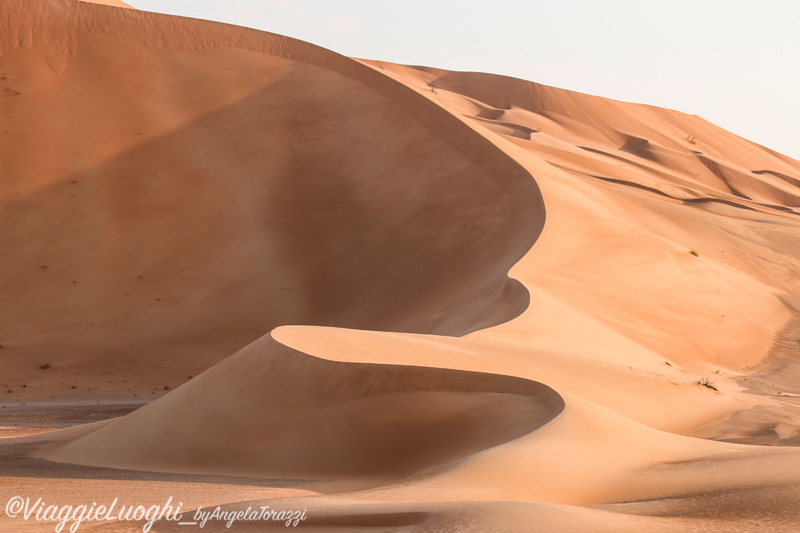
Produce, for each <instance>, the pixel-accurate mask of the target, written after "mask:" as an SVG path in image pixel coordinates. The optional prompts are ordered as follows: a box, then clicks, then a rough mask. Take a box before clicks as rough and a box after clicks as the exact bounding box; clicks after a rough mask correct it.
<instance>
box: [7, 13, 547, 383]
mask: <svg viewBox="0 0 800 533" xmlns="http://www.w3.org/2000/svg"><path fill="white" fill-rule="evenodd" d="M32 4H41V5H39V6H38V7H39V9H40V11H39V13H38V14H35V9H34V8H33V7H30V11H25V10H26V9H28V8H29V6H30V5H32ZM2 5H3V9H4V12H5V11H6V7H8V8H9V12H13V11H14V10H17V12H16V13H11V14H10V15H7V16H9V17H11V16H12V15H13V16H15V17H16V18H14V19H13V20H12V22H13V23H9V24H10V27H12V28H14V30H13V31H11V32H9V34H8V35H7V36H6V38H7V39H9V42H4V43H2V49H3V56H2V67H0V69H2V74H3V76H6V77H7V78H6V79H4V80H3V81H2V83H3V84H4V88H5V89H6V90H7V92H8V96H7V97H6V98H4V99H3V100H2V104H3V105H4V106H6V107H7V109H6V111H7V112H6V113H4V114H3V116H0V129H2V131H3V132H6V133H5V135H4V136H3V140H2V141H0V142H2V143H3V144H2V147H3V151H4V152H5V153H7V154H10V155H9V156H8V157H4V164H3V168H2V179H0V202H1V203H0V209H2V217H3V220H4V221H5V222H4V224H3V226H2V228H0V245H1V246H2V248H3V250H5V252H4V254H3V256H2V259H0V272H1V273H2V274H0V290H1V291H2V293H3V295H4V298H3V301H2V304H0V319H2V321H3V323H4V324H8V325H9V326H8V328H7V329H6V330H5V331H4V332H3V335H4V338H3V339H2V342H3V344H4V346H5V347H6V348H8V349H9V350H16V351H17V352H16V353H17V354H18V355H19V357H17V358H15V360H16V361H17V362H19V364H20V365H21V366H22V365H24V364H27V363H28V361H30V360H31V359H33V358H35V359H36V360H37V361H38V359H39V358H42V357H44V358H46V360H47V361H49V362H51V363H54V364H55V363H63V364H65V365H73V366H74V367H76V368H77V367H80V366H92V367H96V365H101V366H103V367H105V368H106V369H107V368H108V366H109V365H112V366H114V365H117V366H116V367H115V368H117V369H118V368H119V365H127V366H126V371H127V370H133V369H136V368H137V367H139V366H141V365H139V363H138V362H137V361H139V362H141V361H142V360H143V359H147V358H150V359H156V358H158V359H159V360H160V359H163V358H166V357H169V358H171V359H172V360H174V361H176V363H175V367H176V368H177V367H179V366H180V364H179V362H181V361H188V360H191V361H193V362H195V364H197V365H199V366H200V367H201V368H204V367H207V366H208V365H209V363H210V362H213V358H219V357H221V356H222V355H224V354H225V353H226V352H227V351H229V350H231V349H234V348H237V347H239V346H241V345H243V344H245V343H247V342H250V341H251V340H252V339H253V338H257V337H259V336H260V335H263V334H264V332H266V331H269V330H270V329H272V328H274V327H276V326H278V325H281V324H286V323H294V324H320V325H337V326H347V327H356V328H369V329H383V330H394V331H414V332H427V333H438V334H448V335H459V334H463V333H466V332H470V331H474V330H475V329H479V328H482V327H486V326H490V325H493V324H496V323H499V322H503V321H505V320H508V319H510V318H512V317H514V316H516V315H518V314H519V313H520V312H521V311H522V310H524V309H525V307H526V306H527V303H528V295H527V292H526V291H525V289H524V288H523V287H522V286H521V285H520V284H518V283H517V282H515V281H513V280H510V279H509V278H508V277H507V272H508V270H509V269H510V267H511V266H512V265H513V264H514V263H515V262H516V261H517V260H518V259H519V258H520V257H521V256H522V255H523V254H524V253H525V251H527V250H528V249H529V248H530V246H531V245H532V244H533V242H534V241H535V239H536V238H537V236H538V234H539V232H540V231H541V228H542V224H543V219H544V211H543V208H542V204H541V198H540V196H539V192H538V189H537V187H536V185H535V183H534V182H533V180H532V179H531V178H530V175H529V174H527V173H526V172H525V171H524V170H523V169H522V168H521V167H520V166H519V165H517V164H516V163H514V162H513V161H511V160H510V159H509V158H508V157H507V156H505V155H504V154H503V153H502V152H500V151H499V150H497V149H494V147H492V146H491V145H490V144H489V143H488V142H487V141H485V139H483V138H482V137H480V136H479V135H478V134H476V133H474V132H472V131H471V130H469V128H466V127H464V125H463V124H461V123H460V122H459V121H458V120H456V119H454V118H453V117H451V116H450V115H448V114H447V113H446V112H445V111H443V110H441V109H439V108H438V107H436V106H434V105H433V104H430V103H428V102H427V101H426V100H425V99H424V98H422V97H420V96H418V95H416V94H415V93H414V92H413V91H411V90H409V89H408V88H406V87H403V86H402V85H400V84H397V83H396V82H394V81H392V80H389V79H387V78H385V77H383V76H380V75H379V74H377V73H374V72H372V71H371V69H369V68H367V67H364V66H363V65H360V64H358V63H356V62H354V61H352V60H349V59H347V58H344V57H341V56H338V55H336V54H333V53H331V52H327V51H324V50H321V49H318V48H316V47H313V46H312V45H308V44H306V43H301V42H298V41H292V40H290V39H285V38H280V37H278V36H273V35H270V34H265V33H260V32H255V31H250V30H244V29H241V28H233V27H228V26H224V25H221V24H212V23H204V22H200V21H191V20H188V19H186V20H184V19H178V18H175V17H167V16H158V15H154V14H149V13H141V12H138V11H132V10H116V9H109V8H106V7H103V6H92V5H87V4H80V3H78V4H76V3H74V2H70V1H66V0H64V1H56V0H47V1H46V0H36V1H35V2H32V3H19V2H9V1H3V2H2ZM48 6H50V7H49V8H48ZM52 6H57V7H58V9H54V8H53V7H52ZM34 7H36V6H34ZM20 21H21V22H20ZM26 21H27V22H26ZM26 24H29V26H26ZM155 28H159V30H158V31H159V32H160V35H161V37H160V39H159V40H157V41H156V42H152V41H153V38H152V37H151V35H152V34H153V32H154V31H155ZM45 29H46V30H47V31H46V32H45ZM215 31H216V33H214V32H215ZM204 32H205V33H204ZM205 34H213V35H214V39H216V41H217V42H215V43H214V46H211V47H210V48H209V47H207V46H208V45H209V43H208V41H206V40H204V35H205ZM243 34H244V35H243ZM15 39H17V41H19V42H15ZM193 39H194V40H193ZM26 44H27V46H25V45H26ZM65 47H66V48H65ZM59 54H61V55H60V56H59ZM62 56H63V57H62ZM59 58H61V59H59ZM54 65H55V66H54ZM59 66H63V68H60V67H59ZM320 87H324V88H325V90H324V91H323V90H319V88H320ZM487 198H492V201H491V202H487V201H486V199H487ZM12 318H13V319H12ZM42 324H48V327H47V328H46V329H45V330H43V328H42ZM111 350H113V352H114V353H115V357H114V358H107V357H106V354H107V353H108V352H109V351H111ZM228 353H229V352H228ZM206 357H208V358H211V360H209V359H205V360H204V358H206ZM43 360H44V359H43ZM201 360H202V361H203V362H202V363H196V362H197V361H201ZM98 370H99V368H98ZM167 372H169V370H167ZM175 372H180V375H181V376H184V375H185V374H184V373H185V370H184V369H176V370H175Z"/></svg>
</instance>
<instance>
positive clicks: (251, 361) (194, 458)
mask: <svg viewBox="0 0 800 533" xmlns="http://www.w3.org/2000/svg"><path fill="white" fill-rule="evenodd" d="M209 391H213V394H209ZM563 406H564V402H563V400H562V399H561V397H560V396H559V395H558V394H557V393H556V392H555V391H553V390H552V389H550V388H549V387H547V386H545V385H542V384H540V383H536V382H532V381H528V380H524V379H521V378H515V377H510V376H502V375H491V374H485V373H479V372H465V371H456V370H448V369H438V368H420V367H409V366H395V365H380V364H367V363H345V362H334V361H328V360H325V359H318V358H316V357H313V356H309V355H306V354H304V353H302V352H298V351H296V350H293V349H292V348H289V347H287V346H285V345H283V344H281V343H279V342H277V341H276V340H275V339H274V338H273V337H272V336H269V335H267V336H265V337H263V338H262V339H260V340H258V341H256V342H254V343H252V344H251V345H249V346H247V347H246V348H244V349H242V350H240V351H239V352H237V353H236V354H234V355H232V356H230V357H228V358H227V359H225V360H224V361H223V362H221V363H219V364H218V365H216V366H215V367H213V368H212V369H210V370H208V371H207V372H205V373H203V374H202V375H201V376H199V377H197V378H196V379H193V380H192V381H190V382H188V383H186V384H185V385H183V386H181V387H179V388H178V389H176V390H175V391H174V392H172V393H171V394H168V395H167V396H165V397H164V398H162V399H160V400H157V401H155V402H153V403H151V404H149V405H147V406H145V407H143V408H142V409H139V410H138V411H136V412H134V413H131V414H130V415H127V416H126V417H123V418H120V419H117V420H113V421H111V422H109V423H108V424H104V425H101V426H100V427H98V428H97V429H95V430H94V431H92V432H91V433H89V434H87V435H84V436H81V437H80V438H77V439H75V440H70V441H68V442H67V443H66V444H63V445H57V446H56V447H55V448H54V449H51V450H48V452H47V453H46V454H45V456H46V457H47V458H48V459H51V460H57V461H65V462H74V463H81V464H88V465H101V466H114V467H117V468H134V469H144V470H155V471H167V472H210V473H218V474H239V475H250V476H253V475H259V476H263V477H267V478H278V477H290V478H300V479H304V478H306V479H309V478H310V479H329V478H334V477H337V476H338V477H341V476H348V477H354V478H364V477H371V478H379V479H383V480H385V479H393V478H397V477H398V476H399V477H406V476H409V475H411V474H417V473H421V472H423V471H425V470H428V469H431V468H434V467H439V466H441V465H443V464H446V463H448V462H452V461H455V460H457V459H461V458H463V457H466V456H468V455H471V454H473V453H475V452H478V451H480V450H483V449H486V448H490V447H492V446H496V445H498V444H501V443H504V442H507V441H509V440H513V439H515V438H517V437H520V436H522V435H524V434H526V433H530V432H531V431H534V430H536V429H537V428H539V427H541V426H542V425H544V424H546V423H547V422H549V421H550V420H552V419H553V418H554V417H556V416H557V415H558V414H559V413H560V412H561V410H562V409H563Z"/></svg>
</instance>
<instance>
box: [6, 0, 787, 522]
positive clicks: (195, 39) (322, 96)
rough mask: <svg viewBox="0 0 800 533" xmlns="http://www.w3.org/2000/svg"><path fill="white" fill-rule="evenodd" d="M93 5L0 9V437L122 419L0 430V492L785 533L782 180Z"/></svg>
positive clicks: (574, 97)
mask: <svg viewBox="0 0 800 533" xmlns="http://www.w3.org/2000/svg"><path fill="white" fill-rule="evenodd" d="M98 3H100V4H109V5H94V4H98ZM120 7H130V6H127V4H124V3H123V2H113V1H109V2H91V3H87V2H79V1H77V0H0V27H2V28H3V31H2V33H0V53H1V54H2V61H1V62H0V97H2V98H0V104H2V105H3V113H2V114H0V150H2V154H1V156H2V165H0V219H1V220H2V221H3V223H2V224H0V247H2V248H1V249H2V250H3V253H2V254H0V325H1V326H2V329H0V345H1V347H2V351H0V357H1V358H2V359H0V361H1V362H2V365H3V366H2V377H3V378H4V380H5V381H7V383H4V386H5V387H6V388H7V392H6V395H7V397H8V398H9V399H10V400H9V402H7V403H8V405H9V407H12V409H9V410H8V411H6V412H4V413H2V411H3V409H5V408H6V405H5V404H4V405H3V409H0V413H2V414H0V425H3V424H5V422H3V421H4V420H12V418H11V417H12V415H13V416H18V413H25V412H26V411H25V407H26V406H25V405H23V404H24V403H27V402H29V401H30V402H32V404H36V402H38V401H40V400H41V398H43V397H45V396H52V397H53V398H52V401H53V402H56V405H58V406H62V405H63V406H65V408H66V406H67V405H68V404H69V402H74V401H84V402H87V401H90V402H92V404H94V403H95V402H97V403H98V404H100V403H102V401H103V400H105V401H120V399H124V400H126V401H136V402H139V403H140V404H146V405H143V406H142V407H141V408H139V409H137V410H135V411H133V412H130V413H129V414H127V415H125V416H122V417H119V418H115V419H111V420H104V421H101V422H95V423H93V424H86V425H79V426H76V427H70V428H67V429H63V430H60V431H57V432H46V433H42V434H39V435H34V436H28V437H24V438H20V439H3V440H2V441H0V458H2V460H1V461H0V476H3V477H4V479H5V480H7V481H8V483H7V487H8V489H5V488H4V489H3V490H4V491H6V490H8V491H16V492H17V493H23V492H26V491H27V492H32V491H35V490H42V489H43V487H45V485H46V488H47V491H48V495H49V497H53V498H62V499H63V500H64V501H65V502H66V501H70V502H73V503H74V504H76V505H77V504H80V503H85V501H82V500H81V499H88V500H89V501H102V500H103V498H106V497H107V496H108V495H109V494H110V492H111V491H117V490H118V491H122V492H121V494H123V496H125V497H129V498H134V499H136V498H138V500H136V503H142V504H145V503H147V504H148V505H149V504H156V503H163V501H164V500H166V497H167V496H176V497H180V496H179V495H178V493H179V492H181V491H184V494H186V497H185V499H184V500H183V503H185V508H187V509H188V508H192V509H196V508H200V507H204V508H209V507H211V506H215V505H224V507H223V509H225V510H228V511H232V512H233V511H242V510H245V509H247V508H248V507H264V506H269V507H271V508H273V509H276V508H286V509H293V508H298V509H299V508H306V509H308V512H309V517H308V520H307V521H306V522H304V524H303V528H305V529H306V530H308V531H330V530H332V529H336V530H341V531H365V532H366V531H370V532H372V531H405V532H412V531H415V532H416V531H445V530H447V531H481V532H482V531H509V532H510V531H525V532H528V531H645V530H652V531H677V530H680V531H684V530H685V531H691V530H703V531H720V532H722V531H725V532H728V531H754V530H763V529H769V530H770V531H793V530H796V524H797V523H798V520H800V510H798V508H797V506H796V505H794V504H793V503H794V502H796V501H797V490H798V487H800V452H798V450H797V448H796V445H797V443H798V442H800V407H798V404H797V402H796V399H797V397H798V396H800V385H798V376H800V367H798V363H797V347H798V346H800V344H799V343H800V280H799V278H798V276H797V272H800V255H798V250H800V218H798V215H800V211H799V210H798V209H800V162H797V161H795V160H793V159H791V158H788V157H786V156H783V155H781V154H778V153H776V152H773V151H771V150H768V149H767V148H764V147H761V146H759V145H756V144H754V143H752V142H750V141H747V140H746V139H742V138H741V137H738V136H736V135H734V134H732V133H729V132H727V131H724V130H722V129H721V128H718V127H716V126H714V125H713V124H710V123H708V122H707V121H705V120H703V119H702V118H700V117H697V116H690V115H686V114H683V113H680V112H677V111H671V110H666V109H660V108H656V107H652V106H645V105H639V104H631V103H626V102H619V101H615V100H611V99H607V98H601V97H597V96H590V95H584V94H579V93H575V92H571V91H566V90H562V89H557V88H553V87H546V86H542V85H539V84H536V83H533V82H528V81H524V80H518V79H514V78H508V77H504V76H495V75H490V74H481V73H464V72H450V71H446V70H442V69H436V68H428V67H412V66H404V65H396V64H392V63H386V62H381V61H373V60H360V59H352V58H347V57H343V56H341V55H338V54H336V53H334V52H331V51H328V50H325V49H322V48H320V47H317V46H314V45H311V44H309V43H304V42H301V41H297V40H294V39H291V38H288V37H282V36H279V35H274V34H270V33H265V32H259V31H256V30H250V29H246V28H239V27H235V26H230V25H225V24H219V23H214V22H207V21H200V20H192V19H185V18H181V17H173V16H166V15H158V14H153V13H147V12H142V11H137V10H136V9H119V8H120ZM545 207H546V209H545ZM545 214H546V216H545ZM230 354H233V355H230ZM43 363H45V364H43ZM191 376H195V377H191ZM23 383H24V385H22V384H23ZM173 389H174V390H173ZM167 391H168V392H167ZM143 397H145V400H142V398H143ZM109 398H110V400H109ZM150 399H152V401H148V400H150ZM48 405H49V404H48ZM9 411H13V413H12V414H8V412H9ZM96 414H97V413H92V414H91V415H92V416H96ZM92 419H96V418H92ZM13 420H15V423H16V421H17V420H21V419H20V418H13ZM8 425H9V426H10V425H11V424H8ZM40 425H41V424H40ZM0 429H2V430H3V431H10V432H11V433H10V434H12V435H16V434H20V433H24V432H25V430H18V429H15V428H10V427H9V428H5V429H4V428H0ZM765 445H768V446H765ZM297 487H300V488H297ZM4 494H5V492H3V493H2V494H0V496H2V495H4ZM9 497H10V496H9ZM162 497H163V500H162ZM139 500H141V502H140V501H139ZM212 524H213V526H219V527H220V528H223V527H225V528H227V524H226V522H225V520H221V521H219V522H212ZM17 525H18V523H17V522H14V521H13V520H12V518H10V517H4V516H3V517H0V529H3V530H5V529H6V528H7V527H16V526H17ZM95 527H96V529H97V530H101V531H117V530H118V529H115V528H119V527H120V525H119V524H118V523H110V524H105V525H102V524H96V525H95ZM270 527H272V528H273V529H274V528H278V527H280V528H283V527H285V526H284V525H283V524H282V523H280V524H278V523H270V524H263V523H237V524H236V525H235V527H233V529H239V530H245V531H246V530H252V531H262V530H269V528H270ZM265 528H267V529H265ZM153 530H154V531H182V529H181V526H179V525H178V524H175V523H168V522H163V521H161V522H157V523H156V524H155V525H154V526H153Z"/></svg>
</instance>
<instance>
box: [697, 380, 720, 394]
mask: <svg viewBox="0 0 800 533" xmlns="http://www.w3.org/2000/svg"><path fill="white" fill-rule="evenodd" d="M697 384H698V385H700V386H702V387H705V388H707V389H711V390H715V391H717V392H719V389H718V388H717V387H716V386H715V385H714V384H713V383H711V382H710V381H709V380H708V378H700V379H698V380H697Z"/></svg>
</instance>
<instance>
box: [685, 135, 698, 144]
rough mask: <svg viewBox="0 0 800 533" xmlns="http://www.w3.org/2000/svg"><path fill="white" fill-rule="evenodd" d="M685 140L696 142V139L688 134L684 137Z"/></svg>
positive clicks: (691, 142)
mask: <svg viewBox="0 0 800 533" xmlns="http://www.w3.org/2000/svg"><path fill="white" fill-rule="evenodd" d="M686 141H687V142H688V143H689V144H697V140H696V139H695V138H694V137H692V136H691V135H689V136H688V137H686Z"/></svg>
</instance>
